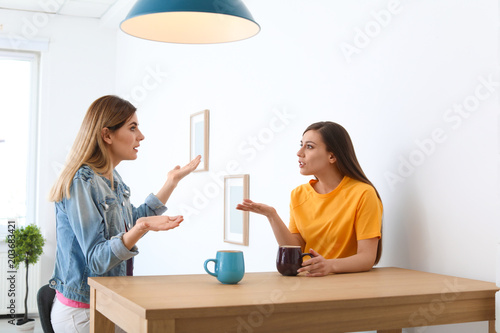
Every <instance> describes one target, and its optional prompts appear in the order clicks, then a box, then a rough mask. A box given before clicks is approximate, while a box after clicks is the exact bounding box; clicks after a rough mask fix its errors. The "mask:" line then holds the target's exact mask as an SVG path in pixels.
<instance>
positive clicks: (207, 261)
mask: <svg viewBox="0 0 500 333" xmlns="http://www.w3.org/2000/svg"><path fill="white" fill-rule="evenodd" d="M210 261H213V262H214V264H215V265H217V261H216V260H215V259H207V260H205V264H204V265H203V266H204V267H205V271H206V272H207V273H208V274H210V275H212V276H215V277H217V274H214V273H212V272H210V270H209V269H208V267H207V264H208V263H209V262H210Z"/></svg>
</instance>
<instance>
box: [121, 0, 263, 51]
mask: <svg viewBox="0 0 500 333" xmlns="http://www.w3.org/2000/svg"><path fill="white" fill-rule="evenodd" d="M120 28H121V29H122V30H123V32H125V33H127V34H129V35H132V36H135V37H139V38H143V39H148V40H152V41H158V42H168V43H183V44H211V43H224V42H233V41H237V40H242V39H246V38H250V37H252V36H254V35H256V34H257V33H258V32H259V31H260V26H259V25H258V24H257V23H256V22H255V21H254V19H253V17H252V14H250V12H249V11H248V9H247V7H246V6H245V4H244V3H243V2H242V1H241V0H138V1H137V3H136V4H135V5H134V7H132V9H131V10H130V13H129V14H128V16H127V18H125V20H124V21H123V22H122V23H121V24H120Z"/></svg>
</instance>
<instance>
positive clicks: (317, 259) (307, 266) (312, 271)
mask: <svg viewBox="0 0 500 333" xmlns="http://www.w3.org/2000/svg"><path fill="white" fill-rule="evenodd" d="M309 253H310V254H312V256H313V258H311V259H309V260H307V261H305V262H304V263H302V266H303V267H302V268H299V269H298V270H297V272H299V273H300V272H307V274H306V276H325V275H328V274H330V273H331V271H332V270H331V268H330V262H329V261H328V260H327V259H325V258H323V256H322V255H321V254H319V253H318V252H316V251H314V250H313V249H310V250H309Z"/></svg>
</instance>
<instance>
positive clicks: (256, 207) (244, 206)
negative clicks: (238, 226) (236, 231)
mask: <svg viewBox="0 0 500 333" xmlns="http://www.w3.org/2000/svg"><path fill="white" fill-rule="evenodd" d="M236 209H238V210H243V211H246V212H252V213H256V214H261V215H264V216H267V217H269V216H270V215H271V214H273V213H276V210H275V209H274V208H273V207H271V206H268V205H264V204H262V203H257V202H253V201H252V200H250V199H243V202H242V203H241V204H238V205H236Z"/></svg>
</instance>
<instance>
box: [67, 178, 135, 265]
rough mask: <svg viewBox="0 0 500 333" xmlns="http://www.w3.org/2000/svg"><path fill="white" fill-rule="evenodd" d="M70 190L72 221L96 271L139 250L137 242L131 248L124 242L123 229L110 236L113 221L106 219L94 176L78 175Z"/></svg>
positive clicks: (117, 262) (69, 211) (70, 215)
mask: <svg viewBox="0 0 500 333" xmlns="http://www.w3.org/2000/svg"><path fill="white" fill-rule="evenodd" d="M70 193H71V197H70V198H69V199H64V200H65V208H66V212H67V215H68V221H69V224H70V226H71V228H72V229H73V232H74V234H75V237H76V240H77V241H78V244H79V246H80V248H81V250H82V252H83V254H84V256H85V260H86V263H87V266H88V267H89V268H90V270H91V271H92V272H93V273H94V274H97V275H102V274H105V273H106V272H107V271H109V270H110V269H112V268H113V267H115V266H116V265H118V264H119V263H120V262H122V261H123V260H128V259H130V258H132V257H133V256H135V255H137V254H138V251H137V248H136V247H135V246H134V247H133V248H132V249H131V250H130V251H129V250H128V249H127V248H126V247H125V245H123V242H122V239H121V236H122V235H123V233H120V234H118V235H117V236H114V237H110V239H107V237H109V235H107V232H108V231H107V230H106V228H107V223H113V221H106V215H105V212H104V210H103V207H102V206H101V203H100V193H99V189H98V187H97V186H96V184H95V179H94V178H92V177H91V178H85V177H75V178H74V179H73V183H72V185H71V190H70ZM115 209H116V208H115Z"/></svg>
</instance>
